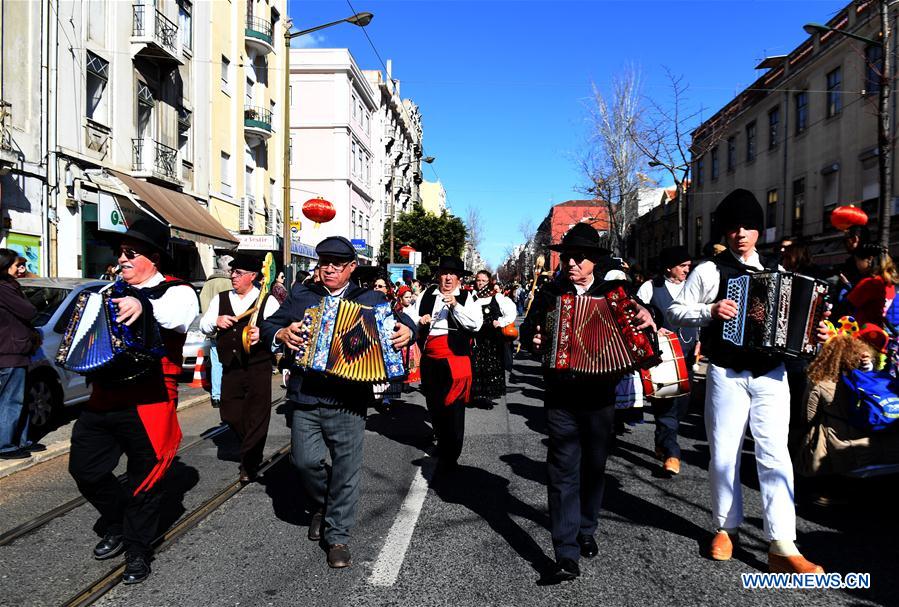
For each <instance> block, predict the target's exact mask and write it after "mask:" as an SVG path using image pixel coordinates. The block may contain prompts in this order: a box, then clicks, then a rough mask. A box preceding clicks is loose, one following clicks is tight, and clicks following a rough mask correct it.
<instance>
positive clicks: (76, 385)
mask: <svg viewBox="0 0 899 607" xmlns="http://www.w3.org/2000/svg"><path fill="white" fill-rule="evenodd" d="M19 284H21V285H22V291H23V292H24V293H25V296H26V297H27V298H28V299H29V300H30V301H31V303H32V304H34V307H35V308H37V315H36V316H35V317H34V319H33V320H32V323H33V324H34V326H35V328H36V329H38V330H39V331H40V332H41V335H42V337H43V343H42V344H41V347H40V349H38V351H37V352H36V353H35V354H34V356H32V358H31V364H30V365H29V366H28V372H27V375H26V380H25V385H26V391H25V401H26V404H27V405H28V407H29V408H30V411H31V423H32V425H33V426H34V428H35V429H36V430H38V431H40V430H41V429H43V428H45V427H48V426H50V425H51V423H52V422H53V421H55V420H56V419H58V417H59V415H60V413H61V412H62V409H63V407H68V406H71V405H76V404H78V403H82V402H84V401H86V400H87V399H88V397H89V396H90V388H89V387H88V386H87V384H86V382H85V380H84V376H82V375H78V374H77V373H72V372H71V371H66V370H65V369H63V368H61V367H58V366H56V364H55V362H54V361H55V360H56V352H57V350H59V344H60V342H61V341H62V335H63V333H64V332H65V330H66V325H67V324H68V320H69V317H70V316H71V313H72V309H73V307H74V305H75V299H76V298H77V297H78V294H79V293H81V292H82V291H91V292H96V291H99V290H100V289H101V288H103V287H104V286H106V285H108V284H109V282H108V281H103V280H94V279H90V278H23V279H20V280H19Z"/></svg>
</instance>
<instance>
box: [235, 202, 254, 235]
mask: <svg viewBox="0 0 899 607" xmlns="http://www.w3.org/2000/svg"><path fill="white" fill-rule="evenodd" d="M238 222H239V223H240V231H241V232H252V231H253V230H254V229H255V228H256V199H255V198H253V197H252V196H244V197H243V198H241V199H240V217H239V219H238Z"/></svg>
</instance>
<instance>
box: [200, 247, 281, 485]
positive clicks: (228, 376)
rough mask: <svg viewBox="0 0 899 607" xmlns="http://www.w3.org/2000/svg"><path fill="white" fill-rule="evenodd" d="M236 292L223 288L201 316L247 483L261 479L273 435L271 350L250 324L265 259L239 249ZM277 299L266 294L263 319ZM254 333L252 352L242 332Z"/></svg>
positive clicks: (233, 285) (225, 415) (233, 271)
mask: <svg viewBox="0 0 899 607" xmlns="http://www.w3.org/2000/svg"><path fill="white" fill-rule="evenodd" d="M230 265H231V272H230V276H231V290H229V291H222V292H221V293H219V294H218V295H217V296H216V297H215V298H214V299H213V300H212V301H211V302H210V303H209V309H207V310H206V313H205V314H204V315H203V318H201V319H200V330H201V331H202V332H203V333H205V334H206V335H214V336H215V337H216V340H215V342H216V349H217V350H218V359H219V361H220V362H221V364H222V392H221V401H220V405H219V406H220V408H221V415H222V421H223V422H225V423H226V424H228V425H229V426H231V428H232V429H233V430H234V432H235V433H236V434H237V436H238V437H239V438H240V472H239V479H240V481H241V482H242V483H249V482H250V481H252V480H253V479H254V478H255V477H256V471H257V470H258V469H259V464H261V463H262V452H263V449H265V440H266V438H267V437H268V424H269V420H270V419H271V412H272V407H271V403H272V376H271V373H270V369H271V357H272V352H271V348H269V347H266V346H265V345H264V344H260V343H259V327H258V326H257V327H250V320H251V316H252V312H251V313H249V314H248V313H247V311H248V310H250V309H251V308H255V306H256V304H257V301H258V300H259V289H258V288H257V287H256V285H255V284H254V283H255V282H256V280H257V279H258V278H259V273H260V272H261V271H262V260H261V259H259V258H258V257H255V256H253V255H248V254H246V253H238V254H236V255H235V256H234V259H233V260H232V261H231V264H230ZM278 307H279V304H278V300H277V299H275V298H274V297H272V296H271V293H268V294H266V296H265V297H264V298H263V301H262V302H261V304H260V310H261V312H260V314H259V317H260V318H262V319H266V318H268V317H269V316H271V315H272V314H274V313H275V312H277V311H278ZM244 330H246V331H248V332H249V337H250V344H251V346H250V351H249V352H246V350H245V349H244V346H243V332H244Z"/></svg>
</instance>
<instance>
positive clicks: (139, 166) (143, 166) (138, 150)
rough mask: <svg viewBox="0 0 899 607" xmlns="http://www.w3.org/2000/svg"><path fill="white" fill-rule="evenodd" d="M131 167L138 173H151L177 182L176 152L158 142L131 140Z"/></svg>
mask: <svg viewBox="0 0 899 607" xmlns="http://www.w3.org/2000/svg"><path fill="white" fill-rule="evenodd" d="M151 154H152V160H151V158H150V156H151ZM131 166H132V168H133V169H134V170H135V171H138V172H150V171H152V172H153V173H154V174H156V175H159V176H160V177H164V178H166V179H172V180H177V179H178V150H176V149H175V148H170V147H169V146H167V145H165V144H163V143H159V142H158V141H151V140H145V139H132V140H131Z"/></svg>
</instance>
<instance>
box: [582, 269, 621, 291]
mask: <svg viewBox="0 0 899 607" xmlns="http://www.w3.org/2000/svg"><path fill="white" fill-rule="evenodd" d="M613 271H615V270H613ZM618 271H620V270H618ZM622 274H623V272H622ZM605 280H618V279H617V278H608V274H606V278H605ZM594 282H595V279H594V278H593V275H592V274H591V275H590V282H588V283H587V284H585V285H579V284H577V283H572V284H573V285H574V290H575V292H576V293H577V294H578V295H583V294H584V293H586V292H587V291H589V290H590V287H592V286H593V283H594Z"/></svg>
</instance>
